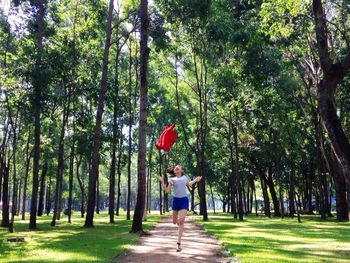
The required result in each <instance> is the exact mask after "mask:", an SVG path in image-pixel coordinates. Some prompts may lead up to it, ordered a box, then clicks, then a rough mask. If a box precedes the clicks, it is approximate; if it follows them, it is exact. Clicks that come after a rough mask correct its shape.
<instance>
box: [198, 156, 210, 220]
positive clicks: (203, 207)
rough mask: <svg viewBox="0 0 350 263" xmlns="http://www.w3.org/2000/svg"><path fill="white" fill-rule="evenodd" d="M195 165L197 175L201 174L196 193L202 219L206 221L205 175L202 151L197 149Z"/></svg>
mask: <svg viewBox="0 0 350 263" xmlns="http://www.w3.org/2000/svg"><path fill="white" fill-rule="evenodd" d="M197 166H198V176H203V177H202V180H201V181H200V182H199V183H198V187H197V188H198V195H199V204H200V214H201V215H202V216H203V221H208V212H207V200H206V192H205V177H204V167H205V163H204V152H203V151H202V150H199V154H198V156H197Z"/></svg>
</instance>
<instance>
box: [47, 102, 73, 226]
mask: <svg viewBox="0 0 350 263" xmlns="http://www.w3.org/2000/svg"><path fill="white" fill-rule="evenodd" d="M68 108H69V102H68V105H67V104H65V105H64V110H63V116H62V124H61V132H60V139H59V143H58V155H57V170H56V189H55V203H54V211H53V216H52V221H51V226H55V225H56V220H59V214H60V209H61V205H60V203H61V192H62V180H63V167H64V156H63V154H64V134H65V128H66V124H67V121H68V111H69V110H68Z"/></svg>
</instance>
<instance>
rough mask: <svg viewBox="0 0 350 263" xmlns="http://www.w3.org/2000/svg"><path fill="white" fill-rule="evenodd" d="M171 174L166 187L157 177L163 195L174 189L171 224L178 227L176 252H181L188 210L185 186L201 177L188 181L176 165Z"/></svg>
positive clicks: (190, 184) (162, 180)
mask: <svg viewBox="0 0 350 263" xmlns="http://www.w3.org/2000/svg"><path fill="white" fill-rule="evenodd" d="M168 172H170V173H171V174H173V175H175V176H174V177H171V178H170V180H169V184H168V185H167V186H166V185H165V184H164V179H163V177H161V176H158V180H159V181H160V182H161V185H162V188H163V190H164V192H165V193H168V192H169V191H170V188H171V186H173V187H174V195H173V205H172V209H173V223H174V224H177V225H178V238H177V248H176V251H177V252H179V251H181V238H182V234H183V232H184V224H185V218H186V214H187V210H188V197H187V190H186V186H187V185H188V186H192V185H193V184H195V183H197V182H199V181H200V180H201V179H202V176H197V177H196V178H195V179H194V180H192V181H188V179H187V177H186V176H185V175H184V173H183V170H182V167H181V165H176V166H175V167H174V168H173V169H171V170H170V171H168Z"/></svg>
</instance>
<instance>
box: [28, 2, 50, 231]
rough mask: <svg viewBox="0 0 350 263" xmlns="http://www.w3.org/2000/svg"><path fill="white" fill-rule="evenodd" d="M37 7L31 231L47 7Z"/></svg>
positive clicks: (34, 4)
mask: <svg viewBox="0 0 350 263" xmlns="http://www.w3.org/2000/svg"><path fill="white" fill-rule="evenodd" d="M32 4H33V7H35V12H36V13H35V22H34V23H35V33H34V36H35V47H36V58H35V66H34V70H33V72H32V85H33V109H34V148H33V152H34V155H33V178H32V180H33V184H32V198H31V206H30V219H29V229H36V215H37V204H38V186H39V161H40V135H41V119H40V117H41V100H42V90H43V88H44V87H43V84H44V83H45V82H44V81H42V78H43V61H42V57H43V38H44V27H45V23H44V18H45V13H46V10H45V5H44V1H43V0H35V1H32Z"/></svg>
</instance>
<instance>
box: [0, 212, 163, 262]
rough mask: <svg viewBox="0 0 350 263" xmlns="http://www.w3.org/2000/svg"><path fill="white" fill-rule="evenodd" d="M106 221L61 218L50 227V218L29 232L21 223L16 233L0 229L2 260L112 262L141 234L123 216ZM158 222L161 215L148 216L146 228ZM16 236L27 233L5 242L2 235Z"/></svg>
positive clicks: (0, 255)
mask: <svg viewBox="0 0 350 263" xmlns="http://www.w3.org/2000/svg"><path fill="white" fill-rule="evenodd" d="M101 218H102V219H103V220H104V219H105V218H104V217H99V219H101ZM106 221H107V220H106ZM106 221H105V220H104V222H101V221H97V222H95V227H94V228H84V227H82V225H83V224H82V222H83V221H82V220H76V221H73V222H74V223H73V224H68V223H66V222H64V221H63V222H62V221H59V222H58V224H57V227H50V226H49V223H48V222H47V220H43V221H41V220H40V219H39V220H38V231H29V230H27V227H28V225H27V224H25V223H23V222H21V223H18V224H17V227H16V231H17V233H15V234H9V233H4V231H1V232H0V239H1V240H0V241H1V245H0V262H9V261H11V262H52V261H64V262H109V261H111V260H112V259H114V258H115V257H117V256H118V255H119V254H120V253H121V251H122V250H124V249H125V248H127V246H129V245H130V244H132V243H134V242H135V241H136V240H137V239H138V236H137V235H135V234H130V233H129V230H130V228H131V224H132V221H127V220H125V219H120V218H117V219H116V223H114V224H109V223H108V221H107V222H106ZM157 221H159V216H151V217H149V219H148V221H147V222H144V229H145V230H148V229H150V227H151V226H152V225H153V224H154V223H156V222H157ZM13 235H23V236H25V239H26V242H24V243H17V244H13V243H8V242H3V238H2V236H3V237H4V238H7V237H9V236H13Z"/></svg>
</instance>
